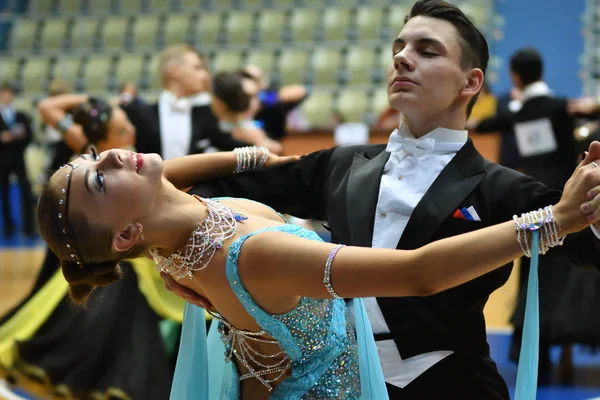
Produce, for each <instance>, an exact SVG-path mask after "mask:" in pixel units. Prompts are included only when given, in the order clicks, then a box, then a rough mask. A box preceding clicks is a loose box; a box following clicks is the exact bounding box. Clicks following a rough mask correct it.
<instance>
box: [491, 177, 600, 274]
mask: <svg viewBox="0 0 600 400" xmlns="http://www.w3.org/2000/svg"><path fill="white" fill-rule="evenodd" d="M493 168H494V170H493V171H492V172H491V173H490V174H489V176H488V177H486V179H485V182H486V183H485V184H486V185H488V187H487V188H485V189H484V192H487V193H490V194H491V196H492V204H493V206H492V210H494V211H493V212H492V213H491V214H492V215H493V217H494V221H492V222H493V223H494V224H495V223H499V222H501V221H506V220H510V219H511V218H512V216H513V215H517V216H521V214H522V213H526V212H528V211H531V210H537V209H540V208H544V207H546V206H548V205H551V204H556V203H557V202H558V200H559V199H560V196H561V191H559V190H552V189H549V188H548V187H547V186H546V185H544V184H542V183H540V182H538V181H536V180H534V179H533V178H532V177H530V176H527V175H523V174H521V173H519V172H517V171H513V170H511V169H508V168H504V167H500V166H495V167H493ZM486 189H487V190H486ZM546 257H562V258H564V259H565V260H566V261H568V263H570V264H573V265H575V266H577V267H580V268H585V269H592V268H593V269H596V270H600V240H599V239H598V238H596V236H595V235H594V233H593V232H592V230H591V229H590V228H588V229H584V230H583V231H581V232H578V233H575V234H572V235H569V236H568V237H567V238H566V239H565V242H564V245H563V246H559V247H556V248H555V249H553V251H552V252H550V253H548V255H547V256H546Z"/></svg>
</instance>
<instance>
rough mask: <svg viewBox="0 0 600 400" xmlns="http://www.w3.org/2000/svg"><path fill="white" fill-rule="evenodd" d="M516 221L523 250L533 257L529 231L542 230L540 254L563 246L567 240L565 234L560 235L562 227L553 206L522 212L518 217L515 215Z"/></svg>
mask: <svg viewBox="0 0 600 400" xmlns="http://www.w3.org/2000/svg"><path fill="white" fill-rule="evenodd" d="M513 221H514V222H515V231H516V232H517V240H518V242H519V245H520V246H521V250H523V253H524V254H525V256H527V257H531V246H530V243H531V239H532V237H531V235H528V232H530V233H533V231H537V230H539V231H540V242H539V251H540V254H546V252H547V251H548V250H549V249H550V248H552V247H556V246H562V245H563V243H564V240H565V235H563V236H560V235H559V231H560V228H559V227H558V224H557V223H556V220H555V219H554V212H553V210H552V206H548V207H545V208H544V209H541V208H540V209H539V210H537V211H532V212H529V213H527V214H521V217H520V218H518V217H517V216H516V215H514V216H513Z"/></svg>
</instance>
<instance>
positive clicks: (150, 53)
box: [0, 0, 492, 124]
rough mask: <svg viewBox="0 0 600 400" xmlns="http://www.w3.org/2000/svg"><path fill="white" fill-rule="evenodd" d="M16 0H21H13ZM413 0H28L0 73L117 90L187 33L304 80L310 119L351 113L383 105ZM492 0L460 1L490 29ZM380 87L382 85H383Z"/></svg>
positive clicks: (211, 53)
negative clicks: (394, 50)
mask: <svg viewBox="0 0 600 400" xmlns="http://www.w3.org/2000/svg"><path fill="white" fill-rule="evenodd" d="M12 1H19V0H12ZM411 3H412V1H411V0H400V1H397V0H396V1H393V0H376V1H374V0H372V1H370V0H348V1H342V0H338V1H335V0H327V1H323V0H320V1H317V0H102V1H100V0H98V1H96V0H31V1H30V2H29V10H28V12H27V14H24V15H20V16H18V18H15V19H14V22H13V24H12V28H11V31H10V35H9V38H8V41H7V43H6V45H7V49H6V52H5V54H3V56H2V58H3V60H2V63H0V80H6V79H10V80H17V81H18V82H19V84H20V85H21V87H22V88H23V89H24V91H25V93H26V95H27V96H28V97H27V98H29V99H35V98H38V97H40V96H42V95H43V93H45V91H46V90H47V85H48V82H49V81H50V80H51V79H52V78H53V77H55V76H60V77H62V78H64V79H66V80H67V81H69V82H70V83H71V84H72V85H74V87H75V89H76V90H78V91H83V90H85V91H92V92H94V93H106V94H107V95H108V96H112V95H114V94H115V92H116V90H117V89H118V87H119V85H121V84H123V83H126V82H131V83H134V84H136V85H137V86H138V87H139V89H140V91H141V92H142V94H143V95H148V96H154V95H155V94H156V92H157V91H158V90H159V88H160V82H159V79H158V75H157V71H156V65H157V54H159V53H160V51H161V50H162V49H163V48H164V47H166V46H168V45H170V44H174V43H182V42H185V43H189V44H190V45H192V46H194V47H196V48H198V49H199V50H200V51H201V53H203V54H204V55H205V56H206V57H207V61H208V62H209V65H210V66H211V68H212V70H213V72H215V71H219V70H222V69H230V68H237V67H240V66H242V65H247V64H255V65H258V66H260V67H262V68H263V69H264V70H265V73H266V74H267V76H268V77H269V78H270V79H271V80H272V81H275V82H279V83H282V84H291V83H303V84H306V85H308V86H310V87H311V88H312V95H311V97H310V99H309V101H307V102H306V103H305V104H304V105H303V110H304V111H305V113H306V116H307V118H308V119H309V121H311V122H312V123H313V124H319V123H328V122H329V116H330V114H331V111H332V110H333V109H337V110H338V111H340V112H341V113H343V114H344V115H345V116H346V118H347V119H348V120H351V121H354V120H365V119H366V120H368V119H369V118H371V119H372V118H373V115H374V114H377V113H379V112H381V111H382V109H383V108H384V107H385V105H386V103H387V101H384V98H385V87H384V86H385V84H384V83H383V79H384V78H385V69H386V67H387V66H388V65H389V64H390V63H391V52H390V43H391V41H392V40H393V38H394V36H395V35H396V34H397V31H399V29H400V27H401V25H402V24H403V19H404V16H405V15H406V14H407V12H408V11H409V8H410V5H411ZM491 3H492V0H469V1H467V0H462V1H461V4H460V5H461V7H463V9H464V10H465V11H466V12H467V14H469V15H471V16H472V17H473V18H474V19H475V21H476V22H477V23H478V24H479V26H481V27H482V28H484V29H491V28H490V27H491V25H492V24H491V23H490V21H491V20H492V11H490V10H491V9H492V7H491V6H490V5H491ZM382 93H383V94H382Z"/></svg>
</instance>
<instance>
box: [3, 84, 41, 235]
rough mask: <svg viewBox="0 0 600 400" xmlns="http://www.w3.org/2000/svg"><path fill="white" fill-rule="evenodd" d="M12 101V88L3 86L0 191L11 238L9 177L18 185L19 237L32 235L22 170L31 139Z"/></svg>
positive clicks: (6, 231) (28, 190)
mask: <svg viewBox="0 0 600 400" xmlns="http://www.w3.org/2000/svg"><path fill="white" fill-rule="evenodd" d="M14 98H15V89H14V88H13V87H12V86H11V85H10V84H9V83H4V84H3V85H2V87H1V88H0V190H2V218H3V220H4V236H5V237H11V236H13V235H14V233H15V223H14V221H13V219H12V216H11V215H10V209H11V207H10V196H9V189H10V176H11V174H14V175H15V177H16V178H17V181H18V182H19V190H20V192H21V215H22V222H23V234H25V235H26V236H32V235H33V234H34V227H33V225H34V221H33V212H34V209H33V194H32V192H31V183H30V182H29V178H28V177H27V170H26V168H25V149H26V148H27V145H29V143H31V140H32V138H33V131H32V129H31V117H30V116H29V115H27V114H26V113H24V112H22V111H18V110H16V109H15V108H14V106H13V104H12V102H13V100H14Z"/></svg>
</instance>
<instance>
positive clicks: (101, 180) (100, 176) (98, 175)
mask: <svg viewBox="0 0 600 400" xmlns="http://www.w3.org/2000/svg"><path fill="white" fill-rule="evenodd" d="M96 184H97V185H98V191H101V190H103V189H104V174H103V173H102V172H100V170H99V169H97V170H96Z"/></svg>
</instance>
